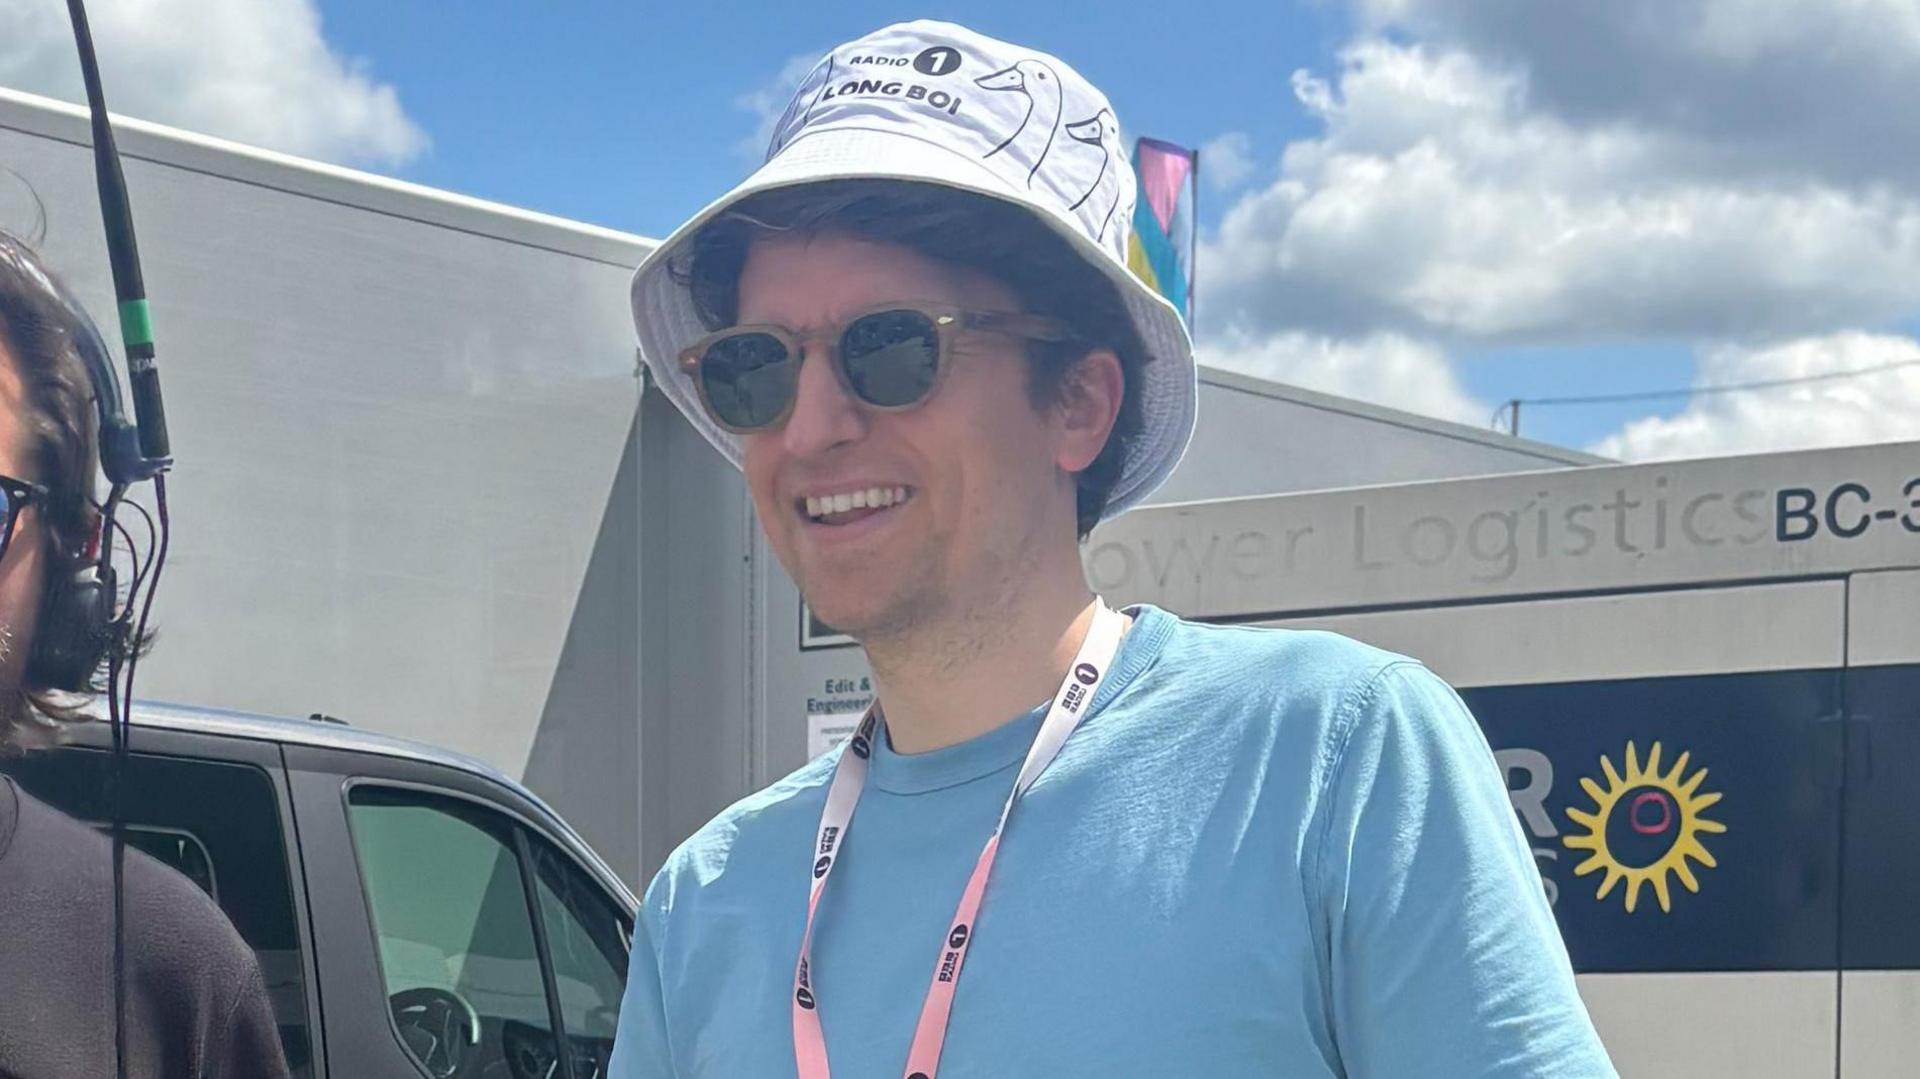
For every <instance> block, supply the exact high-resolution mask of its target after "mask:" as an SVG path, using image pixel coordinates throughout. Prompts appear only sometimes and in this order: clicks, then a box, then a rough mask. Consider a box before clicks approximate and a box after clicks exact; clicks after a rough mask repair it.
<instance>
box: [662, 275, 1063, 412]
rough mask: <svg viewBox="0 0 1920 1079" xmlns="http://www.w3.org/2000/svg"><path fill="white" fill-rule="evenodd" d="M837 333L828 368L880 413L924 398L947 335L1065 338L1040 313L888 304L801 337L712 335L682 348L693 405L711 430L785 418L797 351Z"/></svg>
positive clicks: (938, 374) (746, 330)
mask: <svg viewBox="0 0 1920 1079" xmlns="http://www.w3.org/2000/svg"><path fill="white" fill-rule="evenodd" d="M836 330H837V331H838V339H837V344H836V345H835V347H834V348H833V349H832V350H831V351H832V358H833V364H832V366H833V370H834V373H835V375H836V376H837V377H838V378H839V379H840V384H841V385H842V386H844V387H846V389H847V391H848V392H849V393H851V394H853V395H854V396H855V397H857V398H859V399H860V401H862V402H863V403H865V404H866V405H868V406H870V407H872V408H876V409H879V410H880V411H882V412H900V411H904V410H906V409H910V408H914V407H916V406H918V405H920V404H923V403H925V402H926V400H927V399H928V398H929V397H932V396H933V391H934V390H935V389H937V388H938V387H939V385H940V381H941V379H942V378H943V377H944V376H945V375H946V371H947V368H948V367H949V366H950V360H951V358H952V354H953V342H954V338H955V337H957V336H958V335H959V334H960V332H961V331H963V330H975V331H982V332H988V333H999V334H1006V335H1008V336H1011V337H1017V338H1022V339H1025V340H1032V341H1069V340H1072V339H1073V331H1072V330H1071V329H1069V328H1068V327H1067V325H1066V324H1065V323H1063V322H1060V321H1059V320H1057V319H1051V318H1045V317H1042V316H1040V315H1025V314H1017V313H1014V312H1010V311H964V310H961V309H959V308H953V307H940V306H932V305H925V304H913V305H910V306H906V305H899V304H892V305H888V306H887V307H884V308H881V309H878V310H871V311H867V312H864V313H862V314H858V315H855V316H854V317H852V318H850V319H848V320H847V321H846V322H844V323H841V324H840V325H839V326H830V327H827V328H825V330H823V331H820V333H818V334H808V335H805V336H803V335H801V334H798V333H795V332H794V331H792V330H789V329H787V328H786V327H784V326H774V325H751V326H735V327H732V328H731V329H726V330H721V331H719V332H718V333H713V334H709V335H707V336H706V337H703V338H701V339H700V340H699V341H697V342H695V343H694V344H693V345H691V346H689V347H688V348H686V349H684V350H682V351H681V353H680V366H681V369H682V370H684V371H686V372H687V373H688V374H689V375H691V376H693V381H694V384H695V385H696V386H698V387H699V390H700V403H701V404H703V405H705V406H706V409H707V414H708V415H710V416H712V417H713V419H714V422H715V423H718V424H719V425H720V426H722V427H724V428H726V429H727V430H729V431H732V432H734V433H735V434H747V433H749V432H753V431H763V430H766V429H767V428H770V427H776V426H778V425H780V424H781V423H784V422H785V421H786V419H787V417H788V416H789V415H791V414H792V412H793V402H794V397H795V395H796V392H797V390H798V388H799V385H800V361H801V359H802V358H803V355H804V351H805V350H804V349H803V348H802V347H801V346H802V345H803V344H804V343H805V342H806V341H807V340H808V339H809V338H811V337H814V336H820V335H821V334H832V333H833V332H834V331H836ZM828 340H834V339H833V338H832V337H828Z"/></svg>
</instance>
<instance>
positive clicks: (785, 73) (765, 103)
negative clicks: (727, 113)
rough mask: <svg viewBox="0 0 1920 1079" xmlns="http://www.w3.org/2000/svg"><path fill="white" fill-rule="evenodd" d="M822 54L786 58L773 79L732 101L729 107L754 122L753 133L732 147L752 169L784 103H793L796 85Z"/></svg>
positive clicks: (764, 151) (763, 154)
mask: <svg viewBox="0 0 1920 1079" xmlns="http://www.w3.org/2000/svg"><path fill="white" fill-rule="evenodd" d="M826 54H827V50H825V49H821V50H819V51H818V52H805V53H797V54H795V55H793V56H790V57H788V58H787V62H786V63H784V64H781V65H780V71H779V73H778V74H776V75H774V77H773V78H771V79H768V80H767V81H766V82H764V83H762V84H761V85H760V86H758V87H755V88H754V89H753V90H752V91H751V92H749V93H745V94H741V95H740V96H739V97H737V98H735V99H734V101H733V103H734V104H735V105H737V106H739V107H740V108H742V109H744V110H746V111H747V112H749V113H752V114H753V119H754V125H753V132H752V133H751V134H749V135H747V136H746V137H744V138H742V139H741V140H740V141H739V142H737V143H735V144H734V146H733V151H734V153H736V154H738V155H740V156H741V157H742V158H745V159H746V160H747V161H750V162H752V163H753V164H755V165H758V164H759V163H760V162H761V161H762V160H764V159H765V158H766V156H767V145H768V144H769V143H771V142H772V141H773V127H774V125H775V124H777V123H779V122H780V116H781V114H782V113H784V112H786V109H787V103H788V102H790V101H792V100H793V95H794V94H795V93H796V92H797V91H799V89H800V84H801V83H802V82H804V81H806V78H807V75H808V74H809V73H810V72H812V71H813V69H814V66H815V65H817V64H819V63H820V58H821V57H823V56H825V55H826Z"/></svg>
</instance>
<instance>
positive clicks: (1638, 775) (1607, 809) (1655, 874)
mask: <svg viewBox="0 0 1920 1079" xmlns="http://www.w3.org/2000/svg"><path fill="white" fill-rule="evenodd" d="M1689 756H1690V755H1689V754H1687V753H1682V754H1680V756H1679V758H1678V759H1677V760H1675V761H1674V762H1673V768H1672V770H1671V771H1669V772H1667V773H1666V774H1665V775H1662V774H1661V773H1660V743H1658V742H1655V743H1654V744H1653V750H1652V751H1651V752H1650V753H1648V754H1647V763H1646V767H1644V768H1643V767H1641V765H1640V760H1639V757H1638V754H1637V753H1636V752H1635V750H1634V745H1633V743H1632V742H1628V743H1627V774H1626V775H1624V776H1623V775H1621V774H1620V773H1619V772H1617V771H1615V770H1614V767H1613V761H1612V760H1610V759H1608V758H1607V757H1605V756H1602V757H1601V758H1600V768H1601V770H1602V771H1604V772H1606V774H1607V785H1606V787H1605V788H1602V787H1601V786H1600V784H1598V783H1595V782H1594V781H1593V780H1591V779H1589V778H1587V777H1585V776H1582V777H1580V786H1581V788H1582V789H1584V790H1585V791H1586V792H1587V795H1588V796H1589V797H1591V798H1592V799H1593V804H1594V809H1593V812H1591V813H1589V812H1586V811H1583V810H1579V809H1568V810H1567V816H1568V817H1569V818H1571V819H1572V820H1573V821H1574V822H1575V823H1577V824H1580V825H1583V826H1585V828H1586V829H1587V831H1586V834H1584V835H1569V836H1567V837H1566V838H1565V839H1563V840H1561V842H1563V843H1565V844H1566V845H1567V846H1568V847H1570V848H1574V849H1578V850H1586V851H1591V852H1592V853H1591V855H1590V856H1589V857H1588V858H1587V860H1586V861H1584V862H1581V863H1580V864H1579V865H1578V866H1575V867H1574V870H1573V874H1574V876H1577V877H1583V876H1586V875H1587V874H1589V873H1595V872H1599V871H1600V870H1605V871H1606V874H1607V875H1606V877H1605V878H1604V879H1603V880H1601V882H1600V890H1599V891H1598V892H1596V893H1595V894H1594V898H1596V899H1605V898H1606V897H1607V895H1608V894H1609V893H1611V892H1612V891H1613V888H1614V885H1616V884H1619V883H1620V882H1621V881H1623V880H1624V881H1626V882H1627V912H1628V913H1629V914H1631V913H1632V912H1633V909H1634V907H1635V906H1636V905H1637V904H1638V903H1639V901H1640V889H1641V887H1642V886H1643V885H1646V884H1652V885H1653V892H1654V895H1655V896H1656V897H1657V898H1658V899H1659V900H1660V909H1661V910H1662V911H1665V912H1668V913H1671V912H1672V911H1673V898H1672V896H1671V895H1670V894H1669V892H1668V890H1667V880H1668V877H1669V875H1671V876H1675V877H1679V878H1680V883H1682V884H1684V885H1686V886H1687V891H1689V892H1694V893H1696V894H1698V892H1699V891H1700V882H1699V881H1698V880H1695V879H1694V876H1693V869H1692V867H1690V866H1689V865H1688V864H1687V859H1689V858H1692V859H1693V860H1695V861H1697V862H1699V863H1700V864H1701V865H1704V866H1706V867H1708V868H1710V869H1711V868H1713V867H1714V866H1716V865H1718V864H1719V863H1718V862H1715V861H1714V860H1713V855H1712V854H1710V853H1708V851H1707V848H1706V847H1705V846H1704V845H1703V844H1702V843H1701V842H1700V837H1701V835H1702V834H1704V833H1709V832H1724V831H1726V830H1727V826H1726V825H1724V824H1721V823H1719V822H1717V821H1710V820H1707V819H1706V818H1705V817H1702V816H1701V813H1703V812H1705V811H1706V810H1707V808H1708V807H1710V806H1712V805H1713V804H1714V803H1715V802H1718V801H1719V800H1720V795H1718V794H1701V793H1698V792H1699V790H1700V784H1701V783H1702V782H1704V781H1705V780H1706V778H1707V770H1706V769H1705V768H1702V769H1700V770H1699V771H1697V772H1695V773H1693V775H1692V776H1690V777H1688V778H1687V780H1686V782H1684V783H1682V782H1681V777H1682V776H1683V775H1685V773H1686V770H1687V761H1688V757H1689Z"/></svg>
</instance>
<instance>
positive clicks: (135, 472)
mask: <svg viewBox="0 0 1920 1079" xmlns="http://www.w3.org/2000/svg"><path fill="white" fill-rule="evenodd" d="M0 262H4V263H5V264H6V266H7V268H8V269H11V270H12V271H13V272H14V273H15V274H17V275H19V276H20V277H21V278H22V279H24V280H26V281H29V282H31V283H32V284H33V285H35V286H38V288H39V289H40V291H41V292H42V293H43V294H44V296H45V297H46V298H47V299H48V300H49V301H50V302H51V305H52V306H53V307H54V309H55V310H56V311H57V312H58V313H59V315H60V318H61V320H62V326H61V328H62V329H63V330H64V331H65V332H66V336H67V338H68V340H69V341H70V342H71V344H72V346H73V351H74V353H75V354H76V355H77V356H79V358H80V363H81V366H82V367H83V368H84V369H85V371H86V373H87V381H88V382H89V383H90V384H91V386H92V389H93V404H94V416H95V421H96V425H97V431H96V436H97V439H98V446H99V454H100V470H101V471H102V472H103V473H105V474H106V477H107V482H108V483H110V484H112V485H113V487H114V488H115V490H116V492H118V491H119V490H120V489H122V488H124V487H125V486H126V485H127V484H130V483H136V482H138V481H140V480H144V479H148V478H150V477H152V476H154V475H156V474H157V473H159V472H160V471H161V470H163V469H165V468H166V467H167V466H168V465H169V464H170V463H171V461H170V459H169V458H167V457H165V456H160V457H148V456H147V455H146V454H145V453H143V452H142V450H141V446H140V439H139V432H138V430H137V429H136V428H135V426H134V424H133V423H132V422H130V421H129V420H128V419H127V417H126V411H125V409H124V408H123V407H122V405H121V401H120V378H119V375H118V374H117V373H116V372H115V370H114V366H113V362H112V359H111V357H110V354H109V353H108V351H107V345H106V342H105V340H104V339H102V338H101V336H100V330H99V328H98V327H97V326H95V325H94V322H93V319H92V318H91V317H90V316H88V314H87V312H86V309H85V308H84V307H82V306H80V301H79V300H78V299H77V298H76V297H75V296H74V295H73V293H72V292H70V291H69V290H68V289H67V287H66V285H65V284H64V283H63V282H61V281H60V279H59V278H57V277H55V276H53V275H52V274H51V273H48V272H47V270H46V269H45V267H43V266H42V265H41V264H40V260H39V258H38V257H36V256H35V255H33V254H32V252H31V251H30V250H29V249H28V248H27V247H26V246H25V245H24V244H22V243H21V242H20V241H18V240H16V239H14V238H13V237H12V236H9V235H7V234H5V233H0ZM101 527H111V522H110V521H105V520H104V519H103V518H100V517H96V518H95V528H94V529H92V530H89V532H88V534H87V535H86V536H85V537H83V538H82V539H81V540H80V541H79V546H78V547H77V549H73V550H67V551H59V552H56V556H57V560H56V562H55V564H54V565H51V566H49V567H48V568H47V581H46V588H45V590H44V592H43V595H42V599H41V604H40V618H39V625H38V627H37V628H36V630H35V632H34V639H33V649H32V651H31V653H29V655H28V657H27V667H26V680H27V682H28V683H30V684H32V685H39V686H47V687H50V688H53V689H62V690H68V691H73V692H84V691H87V690H90V689H94V688H97V687H95V686H94V684H93V680H94V676H95V674H96V673H97V672H98V671H99V669H100V662H101V660H103V659H105V658H106V656H107V653H108V652H109V651H110V650H112V649H113V647H114V646H115V645H116V644H118V643H119V642H120V641H121V640H123V639H124V638H125V637H126V635H127V631H128V626H127V621H126V620H125V619H124V618H121V617H120V616H119V615H118V614H117V613H116V611H115V607H116V604H117V602H118V598H119V582H118V578H117V575H116V574H115V573H114V569H113V565H112V562H111V550H112V545H111V543H109V542H106V540H107V537H104V536H102V535H101V534H100V531H99V529H100V528H101Z"/></svg>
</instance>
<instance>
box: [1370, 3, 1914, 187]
mask: <svg viewBox="0 0 1920 1079" xmlns="http://www.w3.org/2000/svg"><path fill="white" fill-rule="evenodd" d="M1357 6H1358V8H1359V11H1360V16H1361V21H1362V24H1363V25H1364V26H1366V27H1367V28H1368V29H1369V30H1371V31H1378V32H1388V33H1397V34H1399V35H1401V36H1409V35H1410V36H1412V37H1415V38H1417V39H1419V40H1422V41H1424V42H1427V43H1428V44H1429V45H1433V46H1438V47H1443V48H1460V49H1463V50H1465V51H1467V52H1470V53H1472V54H1473V55H1475V56H1477V57H1479V58H1481V59H1482V60H1484V61H1486V62H1489V63H1491V64H1494V65H1496V66H1502V67H1512V68H1518V69H1523V70H1525V71H1526V72H1527V81H1528V86H1529V98H1530V100H1531V102H1532V103H1533V106H1534V107H1535V108H1537V109H1539V110H1541V111H1543V112H1546V113H1550V114H1552V115H1556V116H1560V117H1563V118H1566V119H1568V120H1571V121H1573V122H1575V123H1580V124H1596V123H1606V122H1614V121H1625V122H1628V123H1631V124H1633V125H1634V126H1636V127H1638V128H1641V129H1645V130H1659V131H1666V132H1669V133H1672V134H1676V135H1681V136H1684V137H1685V138H1686V139H1687V140H1688V141H1689V142H1691V143H1692V144H1693V145H1694V148H1695V149H1696V150H1697V151H1700V152H1705V153H1710V154H1713V155H1715V156H1719V157H1722V158H1724V159H1725V160H1726V162H1727V163H1728V164H1729V165H1730V166H1735V167H1739V168H1742V169H1744V170H1745V171H1748V172H1756V171H1768V172H1772V173H1775V174H1777V175H1783V176H1793V177H1800V178H1819V179H1822V180H1823V181H1824V182H1835V183H1841V184H1852V183H1855V182H1865V181H1885V182H1893V183H1896V184H1903V185H1906V186H1908V187H1909V188H1911V186H1912V185H1913V183H1914V179H1915V176H1916V175H1920V110H1916V109H1913V108H1909V107H1907V106H1906V104H1905V102H1906V101H1907V100H1908V99H1910V98H1911V96H1912V89H1913V70H1914V67H1915V65H1916V64H1920V4H1916V3H1915V2H1914V0H1605V2H1603V3H1574V4H1543V3H1539V2H1538V0H1358V4H1357Z"/></svg>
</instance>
